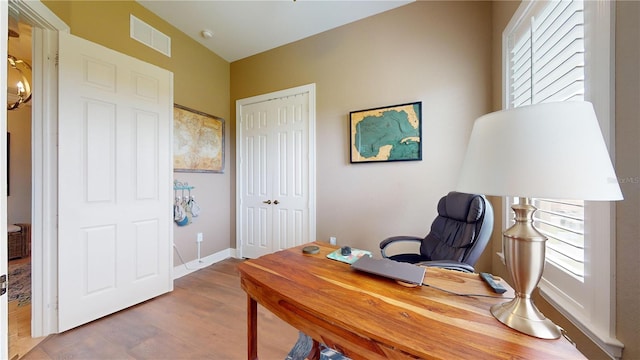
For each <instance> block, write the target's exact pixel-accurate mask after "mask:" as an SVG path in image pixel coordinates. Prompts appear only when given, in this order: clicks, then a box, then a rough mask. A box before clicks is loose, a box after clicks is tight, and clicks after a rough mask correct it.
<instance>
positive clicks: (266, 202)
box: [263, 200, 271, 205]
mask: <svg viewBox="0 0 640 360" xmlns="http://www.w3.org/2000/svg"><path fill="white" fill-rule="evenodd" d="M263 203H265V204H267V205H271V200H265V201H263Z"/></svg>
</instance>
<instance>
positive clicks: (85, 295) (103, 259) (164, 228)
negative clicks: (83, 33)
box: [58, 33, 173, 332]
mask: <svg viewBox="0 0 640 360" xmlns="http://www.w3.org/2000/svg"><path fill="white" fill-rule="evenodd" d="M59 47H60V50H59V51H60V60H59V87H60V88H59V134H58V141H59V143H58V147H59V149H58V156H59V171H58V174H59V175H58V189H59V193H58V194H59V197H58V204H59V205H58V206H59V209H58V213H59V236H58V239H59V244H58V260H59V263H58V266H59V273H58V277H59V280H58V284H59V289H58V293H59V314H58V316H59V331H61V332H62V331H65V330H68V329H70V328H73V327H76V326H79V325H82V324H84V323H87V322H89V321H92V320H94V319H97V318H100V317H102V316H105V315H108V314H111V313H113V312H116V311H118V310H121V309H124V308H126V307H129V306H131V305H134V304H137V303H140V302H142V301H145V300H148V299H150V298H152V297H155V296H158V295H160V294H163V293H165V292H168V291H171V290H172V289H173V281H172V275H171V271H172V264H173V259H172V251H171V245H172V241H173V240H172V238H173V235H172V232H173V227H172V218H171V205H172V200H171V188H172V171H173V168H172V166H173V165H172V153H171V144H172V142H171V136H172V129H171V128H172V124H173V117H172V106H173V93H172V81H173V80H172V76H173V75H172V74H171V73H170V72H169V71H166V70H164V69H161V68H158V67H156V66H153V65H150V64H147V63H144V62H142V61H140V60H137V59H134V58H131V57H129V56H126V55H124V54H120V53H118V52H115V51H113V50H110V49H107V48H105V47H102V46H100V45H97V44H94V43H91V42H89V41H86V40H83V39H80V38H78V37H75V36H73V35H69V34H64V33H60V46H59Z"/></svg>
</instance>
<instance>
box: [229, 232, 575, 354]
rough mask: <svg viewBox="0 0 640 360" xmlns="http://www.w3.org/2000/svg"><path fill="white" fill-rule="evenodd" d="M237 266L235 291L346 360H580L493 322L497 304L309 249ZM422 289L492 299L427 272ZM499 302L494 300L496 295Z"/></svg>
mask: <svg viewBox="0 0 640 360" xmlns="http://www.w3.org/2000/svg"><path fill="white" fill-rule="evenodd" d="M314 245H317V246H319V247H320V252H319V253H318V254H315V255H305V254H303V253H302V251H301V249H302V246H300V247H296V248H292V249H288V250H283V251H279V252H277V253H274V254H270V255H266V256H263V257H260V258H258V259H252V260H248V261H245V262H244V263H242V264H239V265H238V270H239V271H240V277H241V284H242V288H243V289H244V290H245V291H246V292H247V294H249V296H251V297H252V298H253V299H255V300H256V301H257V302H258V303H260V304H261V305H263V306H264V307H265V308H267V309H269V310H270V311H271V312H273V313H274V314H276V315H277V316H279V317H280V318H282V319H283V320H284V321H286V322H288V323H289V324H291V325H293V326H294V327H296V328H298V329H299V330H301V331H303V332H305V333H307V334H308V335H310V336H311V337H313V338H314V339H316V340H318V341H320V342H322V343H325V344H327V345H329V346H331V347H333V348H335V349H337V350H340V351H341V352H342V353H343V354H345V355H346V356H349V357H351V358H352V359H369V360H370V359H382V358H391V359H414V358H419V359H470V358H473V359H584V356H583V355H582V354H581V353H580V352H579V351H578V350H577V349H576V348H575V347H574V346H573V345H571V344H570V343H569V342H568V341H567V340H566V339H564V338H560V339H558V340H542V339H538V338H534V337H531V336H528V335H525V334H522V333H519V332H517V331H515V330H513V329H510V328H508V327H507V326H505V325H503V324H502V323H500V322H499V321H498V320H496V319H495V318H494V317H493V316H492V315H491V313H490V312H489V308H490V307H491V305H493V304H496V303H499V302H504V301H506V299H508V298H509V297H512V296H513V290H512V289H511V288H510V287H509V286H508V285H507V284H505V285H506V287H507V288H508V289H509V291H508V292H506V293H505V294H503V296H504V298H505V300H502V299H497V298H487V297H467V296H457V295H452V294H449V293H446V292H443V291H440V290H436V289H435V288H432V287H428V286H422V287H414V288H409V287H405V286H402V285H399V284H398V283H396V282H395V281H393V280H389V279H386V278H383V277H378V276H374V275H369V274H365V273H362V272H359V271H356V270H353V269H351V268H350V266H349V265H348V264H345V263H341V262H338V261H335V260H330V259H328V258H327V257H326V255H327V254H328V253H330V252H332V251H333V250H335V249H337V248H338V247H335V246H331V245H329V244H326V243H321V242H316V243H314ZM425 283H426V284H429V285H434V286H437V287H440V288H443V289H447V290H450V291H454V292H457V293H466V294H486V295H494V296H496V294H495V293H493V292H492V291H491V290H490V288H489V287H488V286H487V285H486V284H485V283H484V282H483V281H482V280H481V279H480V277H479V276H478V275H477V274H465V273H461V272H457V271H450V270H444V269H436V268H428V269H427V272H426V275H425ZM498 296H499V295H498Z"/></svg>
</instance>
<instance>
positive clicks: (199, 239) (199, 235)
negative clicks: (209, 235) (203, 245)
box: [196, 233, 202, 242]
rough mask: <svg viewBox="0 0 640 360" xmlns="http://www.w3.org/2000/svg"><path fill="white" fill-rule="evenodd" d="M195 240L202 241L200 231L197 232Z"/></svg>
mask: <svg viewBox="0 0 640 360" xmlns="http://www.w3.org/2000/svg"><path fill="white" fill-rule="evenodd" d="M196 241H197V242H202V233H198V237H197V238H196Z"/></svg>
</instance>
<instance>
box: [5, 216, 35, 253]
mask: <svg viewBox="0 0 640 360" xmlns="http://www.w3.org/2000/svg"><path fill="white" fill-rule="evenodd" d="M16 225H18V226H19V227H20V231H15V232H10V233H8V234H7V244H8V249H7V250H8V257H9V260H12V259H18V258H23V257H27V256H29V254H30V253H31V224H16Z"/></svg>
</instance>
